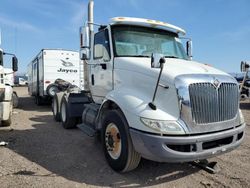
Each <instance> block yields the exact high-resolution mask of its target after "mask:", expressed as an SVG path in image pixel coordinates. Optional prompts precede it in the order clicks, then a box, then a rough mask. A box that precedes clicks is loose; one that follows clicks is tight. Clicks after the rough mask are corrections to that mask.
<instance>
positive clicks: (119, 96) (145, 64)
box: [54, 0, 245, 172]
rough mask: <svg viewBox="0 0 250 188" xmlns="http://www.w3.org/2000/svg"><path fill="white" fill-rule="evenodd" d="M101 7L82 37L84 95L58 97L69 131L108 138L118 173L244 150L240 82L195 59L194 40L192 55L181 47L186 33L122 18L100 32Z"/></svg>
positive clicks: (108, 150)
mask: <svg viewBox="0 0 250 188" xmlns="http://www.w3.org/2000/svg"><path fill="white" fill-rule="evenodd" d="M93 4H94V3H93V1H92V0H90V2H89V10H88V21H87V22H86V24H85V26H84V27H82V28H81V37H80V38H81V39H80V40H81V48H80V58H81V59H82V60H84V62H85V63H84V73H85V74H84V83H85V85H84V91H82V92H80V93H72V92H65V93H58V94H57V95H56V96H55V98H54V101H55V102H54V103H55V104H56V106H57V107H60V114H59V116H60V119H61V121H62V125H63V127H64V128H73V127H75V126H77V127H79V128H80V129H82V130H83V131H84V132H85V133H87V134H88V135H89V136H94V135H98V134H99V135H101V140H102V146H103V149H104V154H105V157H106V159H107V162H108V164H109V165H110V166H111V167H112V168H113V169H114V170H115V171H118V172H126V171H130V170H133V169H134V168H136V167H137V166H138V164H139V162H140V159H141V157H143V158H147V159H150V160H154V161H159V162H188V161H195V160H203V159H207V158H210V157H214V156H216V155H220V154H223V153H226V152H229V151H231V150H233V149H235V148H237V147H238V146H239V145H240V144H241V142H242V140H243V137H244V128H245V122H244V118H243V116H242V113H241V111H240V110H239V86H238V84H237V82H236V80H235V79H234V78H233V77H232V76H230V75H228V74H226V73H224V72H222V71H220V70H217V69H215V68H213V67H211V66H207V65H205V64H202V63H198V62H195V61H193V60H192V54H191V46H192V45H191V40H190V39H188V41H187V42H186V44H187V50H186V51H185V50H184V48H183V45H182V42H181V41H182V40H183V38H184V35H185V31H184V30H183V29H181V28H179V27H176V26H174V25H171V24H168V23H164V22H161V21H155V20H149V19H140V18H129V17H116V18H113V19H111V22H110V23H109V24H107V25H99V30H98V31H97V32H95V33H94V28H93V27H94V26H95V25H98V24H95V23H94V20H93ZM184 40H187V38H184ZM55 114H56V113H54V115H55ZM56 115H57V116H58V114H56Z"/></svg>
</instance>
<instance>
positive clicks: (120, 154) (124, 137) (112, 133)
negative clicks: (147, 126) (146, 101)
mask: <svg viewBox="0 0 250 188" xmlns="http://www.w3.org/2000/svg"><path fill="white" fill-rule="evenodd" d="M102 143H103V148H104V154H105V157H106V159H107V162H108V163H109V165H110V166H111V168H112V169H114V170H115V171H118V172H128V171H131V170H133V169H135V168H136V167H137V166H138V164H139V162H140V159H141V156H140V154H139V153H137V152H136V151H135V150H134V147H133V144H132V141H131V138H130V135H129V130H128V124H127V121H126V119H125V117H124V116H123V114H122V113H121V112H120V111H119V110H111V111H108V112H107V113H106V114H105V117H104V121H103V130H102Z"/></svg>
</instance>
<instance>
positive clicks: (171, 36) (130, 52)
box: [112, 26, 188, 60]
mask: <svg viewBox="0 0 250 188" xmlns="http://www.w3.org/2000/svg"><path fill="white" fill-rule="evenodd" d="M112 34H113V45H114V53H115V56H116V57H151V55H152V53H160V54H163V55H164V56H165V57H169V58H180V59H186V60H188V57H187V55H186V53H185V50H184V48H183V46H182V43H181V41H180V39H179V38H178V35H177V34H176V33H172V32H168V31H165V30H160V29H153V28H146V27H139V26H113V28H112Z"/></svg>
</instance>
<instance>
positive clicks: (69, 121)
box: [60, 96, 77, 129]
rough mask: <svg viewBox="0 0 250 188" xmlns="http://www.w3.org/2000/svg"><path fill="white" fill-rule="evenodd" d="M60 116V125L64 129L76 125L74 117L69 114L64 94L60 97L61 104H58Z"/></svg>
mask: <svg viewBox="0 0 250 188" xmlns="http://www.w3.org/2000/svg"><path fill="white" fill-rule="evenodd" d="M60 109H61V110H60V111H61V113H60V116H61V121H62V126H63V127H64V128H65V129H72V128H75V127H76V123H77V121H76V118H74V117H70V116H69V105H68V100H67V98H66V97H65V96H63V98H62V102H61V106H60Z"/></svg>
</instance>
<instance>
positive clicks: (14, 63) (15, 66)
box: [12, 56, 18, 72]
mask: <svg viewBox="0 0 250 188" xmlns="http://www.w3.org/2000/svg"><path fill="white" fill-rule="evenodd" d="M12 70H13V71H14V72H16V71H18V59H17V58H16V56H13V57H12Z"/></svg>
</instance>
